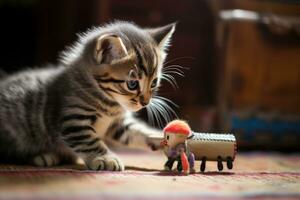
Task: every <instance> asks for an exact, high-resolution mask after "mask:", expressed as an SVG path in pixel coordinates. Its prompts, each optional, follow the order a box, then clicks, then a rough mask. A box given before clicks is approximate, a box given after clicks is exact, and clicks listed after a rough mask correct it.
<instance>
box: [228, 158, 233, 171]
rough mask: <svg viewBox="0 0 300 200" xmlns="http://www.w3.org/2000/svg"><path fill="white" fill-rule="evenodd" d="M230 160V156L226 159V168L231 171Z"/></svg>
mask: <svg viewBox="0 0 300 200" xmlns="http://www.w3.org/2000/svg"><path fill="white" fill-rule="evenodd" d="M232 167H233V165H232V158H231V157H230V156H228V157H227V168H228V169H232Z"/></svg>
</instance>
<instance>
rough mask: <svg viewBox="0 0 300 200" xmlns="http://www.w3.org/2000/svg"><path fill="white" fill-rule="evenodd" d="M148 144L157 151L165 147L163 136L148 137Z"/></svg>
mask: <svg viewBox="0 0 300 200" xmlns="http://www.w3.org/2000/svg"><path fill="white" fill-rule="evenodd" d="M147 145H148V146H149V147H150V149H151V150H152V151H156V150H159V149H162V148H163V146H162V145H161V138H156V137H149V138H147Z"/></svg>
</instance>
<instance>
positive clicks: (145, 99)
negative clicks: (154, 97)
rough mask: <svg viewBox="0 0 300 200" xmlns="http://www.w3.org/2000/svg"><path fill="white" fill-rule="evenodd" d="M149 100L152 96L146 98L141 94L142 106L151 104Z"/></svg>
mask: <svg viewBox="0 0 300 200" xmlns="http://www.w3.org/2000/svg"><path fill="white" fill-rule="evenodd" d="M149 101H150V98H145V97H144V96H141V98H140V104H141V105H142V106H146V105H148V104H149Z"/></svg>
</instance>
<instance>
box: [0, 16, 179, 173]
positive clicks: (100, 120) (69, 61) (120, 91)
mask: <svg viewBox="0 0 300 200" xmlns="http://www.w3.org/2000/svg"><path fill="white" fill-rule="evenodd" d="M174 29H175V24H170V25H167V26H164V27H160V28H156V29H142V28H140V27H138V26H136V25H134V24H132V23H128V22H115V23H112V24H109V25H107V26H104V27H99V28H94V29H92V30H89V31H88V32H87V33H84V34H82V35H81V36H80V39H79V41H78V42H77V43H76V44H75V45H74V46H73V47H71V48H69V49H68V50H67V51H65V52H63V54H62V56H61V62H60V65H59V66H58V67H54V66H52V67H51V66H50V67H47V68H44V69H31V70H25V71H22V72H19V73H16V74H14V75H10V76H6V77H5V78H3V79H1V81H0V157H1V160H3V161H13V162H18V163H31V164H35V165H38V166H53V165H57V164H59V163H61V162H63V161H66V160H68V159H71V158H72V159H71V160H74V159H75V158H77V157H80V158H82V159H83V160H84V161H85V163H86V165H87V167H88V168H89V169H91V170H112V171H121V170H124V165H123V163H122V162H121V160H120V159H119V158H118V157H117V156H116V155H115V154H113V153H112V152H111V151H110V150H109V148H108V147H107V145H106V143H105V141H109V142H117V143H120V144H124V145H127V146H144V147H150V148H151V147H152V148H157V147H158V144H155V143H153V142H152V141H151V140H150V139H149V135H151V134H162V133H161V132H160V131H158V130H155V129H152V128H150V127H148V126H147V125H146V124H144V123H142V122H141V121H139V120H137V119H135V118H134V117H133V116H132V113H133V112H136V111H138V110H140V109H142V108H144V107H145V106H147V105H148V104H149V102H150V100H151V97H152V96H153V94H154V93H155V92H156V91H157V89H158V87H159V86H160V81H161V79H162V77H163V75H162V65H163V62H164V60H165V57H166V52H165V50H166V47H167V45H168V42H169V40H170V37H171V35H172V33H173V32H174Z"/></svg>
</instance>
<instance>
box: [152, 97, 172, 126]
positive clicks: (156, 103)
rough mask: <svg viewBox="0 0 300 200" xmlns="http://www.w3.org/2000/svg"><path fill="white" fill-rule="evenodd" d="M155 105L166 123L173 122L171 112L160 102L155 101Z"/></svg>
mask: <svg viewBox="0 0 300 200" xmlns="http://www.w3.org/2000/svg"><path fill="white" fill-rule="evenodd" d="M156 100H157V99H156ZM154 103H155V105H156V107H157V109H158V110H159V112H160V113H161V115H162V116H163V118H164V120H165V122H169V121H171V118H170V115H169V112H168V111H167V110H166V109H165V108H164V107H163V106H162V105H161V104H160V103H159V102H157V101H154Z"/></svg>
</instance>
